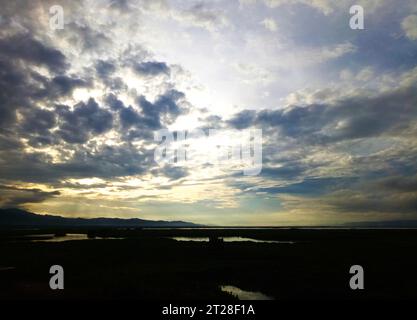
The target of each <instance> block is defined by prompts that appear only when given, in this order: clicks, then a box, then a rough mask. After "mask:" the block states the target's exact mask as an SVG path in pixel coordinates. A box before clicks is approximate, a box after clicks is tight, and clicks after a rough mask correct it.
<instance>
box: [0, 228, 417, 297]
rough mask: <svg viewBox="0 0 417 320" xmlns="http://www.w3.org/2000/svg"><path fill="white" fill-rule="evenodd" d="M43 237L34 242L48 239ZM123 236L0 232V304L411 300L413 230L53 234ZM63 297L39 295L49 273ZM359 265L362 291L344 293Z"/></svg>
mask: <svg viewBox="0 0 417 320" xmlns="http://www.w3.org/2000/svg"><path fill="white" fill-rule="evenodd" d="M56 232H57V230H43V231H37V233H46V234H47V233H56ZM60 232H69V233H74V232H81V233H86V232H89V233H90V235H91V234H94V235H98V236H100V235H101V236H112V237H124V238H123V239H106V240H102V239H90V240H80V241H66V242H31V241H28V240H27V239H26V240H22V238H21V237H22V236H23V235H25V234H33V233H34V232H33V231H32V232H28V231H13V232H12V231H1V232H0V299H2V300H4V299H80V298H81V299H103V298H104V299H125V298H129V299H169V300H181V299H192V300H196V299H202V300H207V299H216V300H219V299H234V297H233V296H231V295H229V294H227V293H224V292H222V291H221V290H220V289H219V286H220V285H232V286H236V287H239V288H241V289H243V290H248V291H259V292H262V293H264V294H266V295H268V296H271V297H274V298H275V299H277V300H280V299H417V255H416V253H417V230H314V229H224V230H222V229H202V230H200V229H197V230H196V229H192V230H175V229H174V230H111V229H106V230H98V231H95V232H92V231H91V230H89V231H87V230H69V229H67V230H60ZM170 236H217V237H224V236H241V237H251V238H256V239H267V240H282V241H295V243H294V244H269V243H252V242H230V243H229V242H228V243H223V244H217V245H213V244H210V243H202V242H178V241H176V240H173V239H170V238H168V237H170ZM55 264H59V265H62V266H63V267H64V270H65V289H64V290H51V289H50V288H49V279H50V277H51V275H50V274H49V268H50V266H51V265H55ZM352 265H361V266H362V267H363V268H364V271H365V277H364V278H365V289H364V290H351V289H350V287H349V279H350V277H351V276H352V275H350V274H349V268H350V266H352Z"/></svg>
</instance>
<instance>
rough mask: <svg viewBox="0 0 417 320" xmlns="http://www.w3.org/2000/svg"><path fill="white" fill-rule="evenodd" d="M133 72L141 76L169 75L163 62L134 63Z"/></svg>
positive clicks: (167, 68)
mask: <svg viewBox="0 0 417 320" xmlns="http://www.w3.org/2000/svg"><path fill="white" fill-rule="evenodd" d="M133 70H135V71H136V73H137V74H139V75H141V76H158V75H162V74H165V75H169V73H170V69H169V67H168V66H167V64H166V63H165V62H157V61H147V62H141V63H135V64H134V66H133Z"/></svg>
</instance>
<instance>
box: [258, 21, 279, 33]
mask: <svg viewBox="0 0 417 320" xmlns="http://www.w3.org/2000/svg"><path fill="white" fill-rule="evenodd" d="M261 24H262V25H263V26H264V27H265V28H266V29H267V30H269V31H272V32H274V31H277V30H278V26H277V23H276V22H275V20H274V19H271V18H265V19H264V20H262V21H261Z"/></svg>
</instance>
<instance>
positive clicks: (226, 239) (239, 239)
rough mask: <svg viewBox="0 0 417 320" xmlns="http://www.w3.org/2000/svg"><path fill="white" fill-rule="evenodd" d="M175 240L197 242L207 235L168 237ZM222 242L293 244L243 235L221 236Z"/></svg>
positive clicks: (206, 240) (207, 239)
mask: <svg viewBox="0 0 417 320" xmlns="http://www.w3.org/2000/svg"><path fill="white" fill-rule="evenodd" d="M170 239H174V240H177V241H197V242H209V241H210V239H209V237H170ZM223 241H224V242H245V241H249V242H256V243H280V244H293V243H295V242H294V241H278V240H259V239H252V238H244V237H223Z"/></svg>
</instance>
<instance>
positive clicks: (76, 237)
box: [30, 233, 122, 242]
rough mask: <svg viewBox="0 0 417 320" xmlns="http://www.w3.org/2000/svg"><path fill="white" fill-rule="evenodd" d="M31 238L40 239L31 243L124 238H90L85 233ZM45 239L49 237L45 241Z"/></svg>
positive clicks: (43, 235) (44, 235) (45, 235)
mask: <svg viewBox="0 0 417 320" xmlns="http://www.w3.org/2000/svg"><path fill="white" fill-rule="evenodd" d="M30 237H39V239H33V240H30V241H31V242H64V241H73V240H103V239H122V238H114V237H106V238H103V237H95V238H92V239H90V238H88V236H87V235H86V234H83V233H68V234H67V235H65V236H56V237H55V236H54V235H53V234H42V235H38V236H36V235H32V236H30ZM45 237H47V238H46V239H45Z"/></svg>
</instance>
